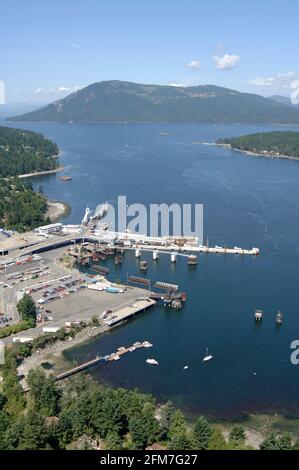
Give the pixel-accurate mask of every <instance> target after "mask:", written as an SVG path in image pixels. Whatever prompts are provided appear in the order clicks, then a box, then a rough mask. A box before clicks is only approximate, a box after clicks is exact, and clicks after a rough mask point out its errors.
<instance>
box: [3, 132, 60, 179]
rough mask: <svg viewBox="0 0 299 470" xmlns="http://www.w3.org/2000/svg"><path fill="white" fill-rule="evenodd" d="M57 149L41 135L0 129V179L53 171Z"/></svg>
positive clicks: (55, 164)
mask: <svg viewBox="0 0 299 470" xmlns="http://www.w3.org/2000/svg"><path fill="white" fill-rule="evenodd" d="M56 155H58V147H57V145H56V144H54V142H52V141H51V140H49V139H45V138H44V137H43V136H42V135H41V134H36V133H35V132H30V131H24V130H21V129H11V128H9V127H0V177H7V176H16V175H21V174H25V173H34V172H38V171H47V170H53V169H55V168H56V166H57V159H56V158H53V156H56Z"/></svg>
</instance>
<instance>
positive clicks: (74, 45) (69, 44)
mask: <svg viewBox="0 0 299 470" xmlns="http://www.w3.org/2000/svg"><path fill="white" fill-rule="evenodd" d="M67 45H68V46H71V47H75V48H76V49H80V46H79V44H76V43H75V42H67Z"/></svg>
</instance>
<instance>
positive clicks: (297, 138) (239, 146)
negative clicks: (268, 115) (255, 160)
mask: <svg viewBox="0 0 299 470" xmlns="http://www.w3.org/2000/svg"><path fill="white" fill-rule="evenodd" d="M217 144H218V145H223V146H229V147H230V148H233V149H235V150H240V151H242V152H248V153H251V154H255V155H262V156H269V157H282V158H299V132H293V131H286V132H283V131H278V132H261V133H258V134H249V135H245V136H241V137H234V138H232V139H220V140H218V141H217Z"/></svg>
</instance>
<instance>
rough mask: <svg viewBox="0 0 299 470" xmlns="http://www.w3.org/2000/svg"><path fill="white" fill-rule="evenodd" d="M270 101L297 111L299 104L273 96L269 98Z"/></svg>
mask: <svg viewBox="0 0 299 470" xmlns="http://www.w3.org/2000/svg"><path fill="white" fill-rule="evenodd" d="M270 100H272V101H276V102H277V103H280V104H285V105H287V106H290V107H291V108H297V109H299V104H294V103H292V101H291V98H288V97H287V96H280V95H273V96H270Z"/></svg>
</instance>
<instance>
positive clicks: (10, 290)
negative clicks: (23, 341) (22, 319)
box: [0, 249, 148, 337]
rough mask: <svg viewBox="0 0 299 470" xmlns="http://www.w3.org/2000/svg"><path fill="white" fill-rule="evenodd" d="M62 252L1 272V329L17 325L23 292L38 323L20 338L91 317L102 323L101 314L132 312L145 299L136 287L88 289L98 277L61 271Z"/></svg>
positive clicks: (40, 256)
mask: <svg viewBox="0 0 299 470" xmlns="http://www.w3.org/2000/svg"><path fill="white" fill-rule="evenodd" d="M63 251H64V250H63V249H59V250H55V251H54V250H53V251H50V252H47V253H43V254H42V255H38V256H36V257H35V258H33V259H29V260H26V262H23V261H22V262H19V263H18V264H14V265H10V266H8V267H7V268H6V270H5V271H3V270H1V271H0V312H1V313H2V315H0V328H1V327H4V326H7V325H9V324H12V323H15V322H17V321H19V315H18V313H17V310H16V304H17V301H18V299H19V298H21V295H22V293H23V292H27V293H28V294H30V295H31V296H32V297H33V299H34V300H35V302H36V304H37V306H38V310H39V316H38V320H39V322H38V324H37V327H36V328H35V330H34V331H33V330H30V331H27V332H21V333H19V334H18V335H17V336H22V337H28V336H30V337H31V336H37V335H38V334H40V333H41V332H42V328H43V327H45V326H51V327H54V328H55V327H57V328H61V327H63V326H65V324H66V323H72V322H81V321H84V322H88V321H90V320H91V319H92V317H93V316H96V317H97V318H98V319H99V320H101V319H103V318H101V317H102V315H103V312H105V311H107V310H110V311H111V312H113V314H114V312H115V311H118V310H121V309H128V308H129V309H132V306H134V304H135V302H136V299H138V298H140V297H142V296H147V295H148V291H146V290H144V289H140V288H137V287H128V288H125V289H123V290H124V292H119V293H112V292H105V291H99V290H92V289H88V288H87V286H88V285H89V284H91V283H94V282H95V281H96V280H99V279H100V278H101V277H100V276H90V275H85V274H82V273H80V272H79V271H78V270H72V271H69V270H67V269H66V268H64V267H63V266H62V265H61V264H59V263H57V258H58V257H59V256H60V255H61V253H62V252H63ZM134 308H136V307H134ZM1 319H2V322H1Z"/></svg>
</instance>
